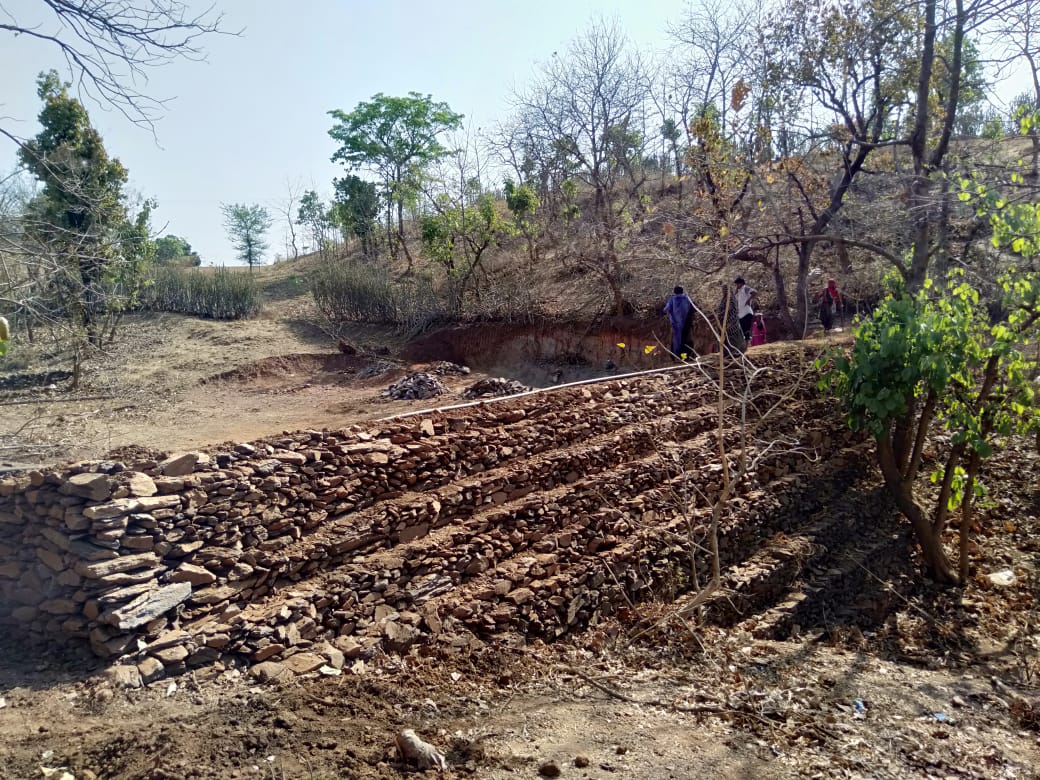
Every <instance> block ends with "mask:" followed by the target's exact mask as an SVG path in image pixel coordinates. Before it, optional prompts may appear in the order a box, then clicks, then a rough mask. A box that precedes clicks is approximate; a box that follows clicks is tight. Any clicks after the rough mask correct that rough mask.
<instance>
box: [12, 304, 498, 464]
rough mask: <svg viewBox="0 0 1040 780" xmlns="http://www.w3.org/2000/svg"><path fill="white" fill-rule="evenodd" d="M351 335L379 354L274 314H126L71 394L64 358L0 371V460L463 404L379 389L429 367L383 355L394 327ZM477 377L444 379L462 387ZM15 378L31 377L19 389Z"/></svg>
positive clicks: (197, 439) (170, 445)
mask: <svg viewBox="0 0 1040 780" xmlns="http://www.w3.org/2000/svg"><path fill="white" fill-rule="evenodd" d="M347 338H348V339H349V340H350V342H351V343H352V344H354V345H357V346H358V347H359V348H360V349H362V350H367V351H369V352H370V353H371V354H365V355H361V356H358V357H356V358H354V359H352V360H350V361H345V359H344V357H343V356H342V355H340V353H339V351H338V349H337V346H338V339H334V338H332V337H331V336H329V335H328V334H326V333H323V332H322V331H321V330H320V329H318V328H317V327H315V326H313V325H310V324H308V323H307V322H306V321H304V320H296V319H290V320H284V319H279V318H278V316H277V312H271V313H269V314H267V315H266V316H262V317H260V318H258V319H254V320H242V321H234V322H214V321H211V320H201V319H195V318H191V317H184V316H180V315H173V314H160V315H156V316H133V317H129V318H128V319H127V321H126V323H125V324H124V326H123V331H122V334H121V337H120V339H119V341H117V343H116V344H115V345H113V347H112V348H110V349H109V350H107V351H106V352H105V354H103V355H101V356H99V358H98V359H97V360H95V361H93V362H92V363H91V364H90V365H89V367H88V369H87V372H86V374H85V376H84V379H83V381H82V383H81V387H80V388H79V389H77V390H75V391H69V390H67V389H66V386H67V384H68V382H67V380H66V381H61V380H60V379H59V380H58V381H56V382H49V381H47V380H48V372H53V371H63V370H65V369H67V362H66V361H62V360H61V359H60V358H53V357H48V356H46V355H38V356H37V355H32V356H30V357H29V359H28V361H27V362H23V363H21V364H18V366H17V369H16V370H15V371H13V372H11V373H10V374H8V376H7V378H6V380H7V382H6V385H5V384H4V376H3V375H2V374H0V457H2V458H4V459H7V460H10V461H19V462H44V463H45V462H48V461H53V460H59V459H61V460H75V459H90V458H98V457H102V456H104V455H106V454H107V453H110V452H112V451H113V450H119V449H122V448H127V447H144V448H147V449H151V450H158V451H162V452H175V451H179V450H186V449H192V448H199V447H204V446H206V445H215V444H219V443H222V442H226V441H239V442H240V441H249V440H252V439H256V438H259V437H261V436H264V435H267V434H272V433H278V432H280V431H283V430H301V429H306V428H332V429H334V428H338V427H342V426H345V425H349V424H351V423H354V422H358V421H361V420H371V419H378V418H381V417H387V416H390V415H393V414H396V413H398V412H402V411H410V410H415V409H420V408H429V407H431V406H436V405H442V404H448V403H457V402H461V401H463V399H462V398H461V397H460V396H458V395H457V394H453V395H449V396H442V397H440V398H438V399H437V400H436V401H425V402H420V401H393V400H390V399H387V398H383V397H381V396H380V393H381V392H382V391H383V390H384V389H385V388H386V387H387V386H388V385H389V384H390V383H391V382H392V381H393V380H394V379H396V378H398V377H400V376H402V375H403V374H404V373H406V371H407V370H409V369H410V368H420V367H421V366H420V365H415V364H406V363H400V362H399V361H395V360H393V359H392V358H389V357H388V356H387V355H384V354H382V353H385V352H387V351H388V350H391V349H394V350H396V348H397V346H398V341H399V340H398V337H396V336H395V335H394V334H393V333H390V332H387V331H383V330H379V329H375V328H371V329H357V330H356V331H355V332H354V333H352V334H350V335H348V337H347ZM16 357H17V356H16ZM23 360H24V358H23ZM330 364H331V365H330ZM348 364H349V365H348ZM365 369H367V370H368V372H369V374H370V375H364V374H365ZM481 376H482V375H480V374H473V375H470V376H464V377H453V376H446V377H443V378H442V379H443V381H444V382H445V384H446V385H448V387H449V389H450V390H452V391H453V393H457V392H460V391H461V390H462V389H463V388H464V387H465V386H467V385H468V384H471V383H472V382H474V381H476V380H477V379H479V378H480V377H481ZM15 378H17V379H20V380H21V381H22V382H32V383H33V384H32V385H31V386H30V387H17V386H12V385H13V383H14V379H15ZM52 385H53V387H51V388H50V389H48V388H49V386H52ZM76 399H82V400H76Z"/></svg>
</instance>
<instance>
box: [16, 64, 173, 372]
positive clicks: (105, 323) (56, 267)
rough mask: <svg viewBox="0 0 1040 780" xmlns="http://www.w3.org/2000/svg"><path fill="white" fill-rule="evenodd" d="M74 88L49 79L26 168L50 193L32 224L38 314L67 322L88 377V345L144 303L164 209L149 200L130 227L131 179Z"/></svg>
mask: <svg viewBox="0 0 1040 780" xmlns="http://www.w3.org/2000/svg"><path fill="white" fill-rule="evenodd" d="M70 86H71V85H69V84H64V83H62V82H61V80H60V79H59V78H58V75H57V74H56V73H55V72H53V71H51V72H49V73H46V74H42V75H41V76H40V78H39V80H38V89H37V94H38V95H39V97H40V99H41V100H42V101H43V109H42V110H41V112H40V115H39V122H40V125H41V130H40V132H39V133H38V134H37V135H36V136H35V137H34V138H32V139H31V140H29V141H28V142H26V143H25V144H23V145H22V146H21V147H20V149H19V159H20V161H21V163H22V165H23V166H24V167H25V168H26V170H28V171H29V172H30V173H31V174H32V175H34V176H35V177H36V178H37V179H39V181H40V182H41V183H42V185H43V186H42V189H41V190H40V192H39V193H38V194H37V195H36V196H35V197H34V198H33V199H32V200H31V201H30V202H29V203H28V205H27V208H26V211H25V215H24V219H23V224H24V230H25V234H26V237H27V239H28V240H30V241H31V242H32V247H31V251H30V252H27V253H26V255H25V257H26V258H27V260H26V262H27V263H29V264H30V265H31V266H32V271H31V273H30V274H29V276H30V277H31V278H32V279H34V280H35V282H36V289H37V298H36V304H35V306H34V308H35V309H36V311H37V312H38V313H39V315H40V316H41V317H42V319H43V320H44V321H52V322H61V323H63V327H64V328H65V330H66V333H67V335H70V336H71V342H72V346H73V352H74V355H75V357H74V361H75V374H76V377H77V378H78V370H79V363H80V359H81V353H82V346H83V345H85V344H89V345H92V346H95V347H96V346H100V344H101V343H102V341H103V340H104V338H105V336H106V335H108V336H109V337H111V336H112V335H114V323H115V322H116V321H118V317H119V314H120V313H121V312H122V310H123V309H124V308H125V307H126V306H127V305H130V304H131V303H132V302H133V301H134V300H135V299H136V294H137V291H138V289H139V286H140V284H141V283H142V281H143V265H144V264H145V263H146V262H147V261H148V260H150V259H151V257H152V254H153V252H154V245H153V244H152V242H151V241H150V240H149V238H148V217H149V215H150V212H151V209H152V207H153V206H154V204H153V203H151V202H149V201H146V202H145V204H144V207H143V208H142V209H141V211H140V213H138V214H137V216H136V217H135V218H134V219H133V220H131V219H130V218H129V216H128V207H127V205H126V199H125V197H124V194H123V185H124V184H125V183H126V181H127V171H126V169H125V168H124V167H123V165H122V164H121V163H120V162H119V160H116V159H113V158H111V157H109V155H108V152H107V151H106V149H105V146H104V143H103V141H102V139H101V135H100V134H99V133H98V132H97V130H95V129H94V128H93V127H92V126H91V124H90V117H89V115H88V114H87V111H86V109H85V108H84V107H83V105H82V104H81V103H80V102H79V101H78V100H77V99H75V98H73V97H72V96H70V95H69V88H70ZM80 334H82V335H83V337H84V339H85V340H84V341H81V340H80Z"/></svg>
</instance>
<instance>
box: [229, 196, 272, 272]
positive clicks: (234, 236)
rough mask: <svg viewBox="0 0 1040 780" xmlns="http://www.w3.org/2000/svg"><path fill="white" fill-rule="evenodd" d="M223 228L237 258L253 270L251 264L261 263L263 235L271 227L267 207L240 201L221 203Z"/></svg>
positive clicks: (265, 249)
mask: <svg viewBox="0 0 1040 780" xmlns="http://www.w3.org/2000/svg"><path fill="white" fill-rule="evenodd" d="M220 208H221V211H222V212H223V214H224V228H225V229H226V230H227V232H228V237H229V238H230V239H231V243H232V244H233V245H234V247H235V251H236V252H237V253H238V259H239V260H241V261H242V262H244V263H246V264H247V265H248V266H249V270H250V271H252V270H253V266H257V265H263V262H264V252H266V251H267V241H266V240H265V236H266V235H267V231H268V230H270V228H271V223H272V220H271V215H270V214H269V213H268V211H267V209H265V208H264V207H263V206H259V205H256V204H254V205H251V206H246V205H244V204H241V203H233V204H227V203H225V204H223V205H222V206H221V207H220Z"/></svg>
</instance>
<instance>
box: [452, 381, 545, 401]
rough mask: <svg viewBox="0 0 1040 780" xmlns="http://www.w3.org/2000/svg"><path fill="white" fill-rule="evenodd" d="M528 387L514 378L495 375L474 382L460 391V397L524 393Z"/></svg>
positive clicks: (490, 396) (487, 396) (486, 396)
mask: <svg viewBox="0 0 1040 780" xmlns="http://www.w3.org/2000/svg"><path fill="white" fill-rule="evenodd" d="M530 389H531V388H530V387H527V386H526V385H522V384H520V383H519V382H517V381H516V380H515V379H505V378H504V377H495V378H488V379H481V380H480V381H478V382H474V383H473V384H471V385H470V386H469V387H467V388H466V389H465V390H463V391H462V397H463V398H495V397H498V396H503V395H516V394H517V393H526V392H527V391H528V390H530Z"/></svg>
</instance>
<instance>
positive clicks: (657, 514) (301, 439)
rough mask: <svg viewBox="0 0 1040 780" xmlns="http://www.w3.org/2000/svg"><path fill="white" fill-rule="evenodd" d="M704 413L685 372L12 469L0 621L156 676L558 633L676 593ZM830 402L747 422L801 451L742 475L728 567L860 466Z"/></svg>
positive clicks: (701, 470) (4, 484) (727, 543)
mask: <svg viewBox="0 0 1040 780" xmlns="http://www.w3.org/2000/svg"><path fill="white" fill-rule="evenodd" d="M781 357H782V360H787V359H788V357H787V356H781ZM778 362H782V361H778ZM761 381H762V382H764V383H765V384H766V385H768V384H769V383H770V382H776V381H779V380H778V379H777V378H776V376H775V375H774V373H773V372H772V371H767V372H763V374H762V375H761ZM716 404H717V391H716V390H715V388H714V387H713V385H712V384H711V382H709V381H707V380H706V379H705V378H704V377H703V376H702V375H701V374H700V372H696V373H695V372H693V371H690V372H676V373H671V374H657V375H649V376H643V377H633V378H630V379H626V380H621V381H613V382H605V383H602V384H595V385H589V386H586V387H580V388H579V387H576V388H567V389H563V390H557V391H554V392H552V393H543V394H534V395H528V396H524V397H521V398H516V399H510V400H507V401H503V402H496V403H490V404H485V405H481V406H476V407H468V408H465V409H458V410H454V411H452V412H449V413H436V414H430V415H425V416H421V417H405V418H401V419H399V420H396V421H390V422H386V423H384V424H382V426H380V427H375V428H363V427H360V426H354V427H351V428H344V429H339V430H322V431H317V430H309V431H300V432H296V433H285V434H283V435H281V436H275V437H270V438H268V439H265V440H262V441H258V442H253V443H250V444H240V445H238V446H236V447H234V448H233V449H231V450H228V451H222V452H217V453H211V454H205V453H187V454H182V455H178V456H174V457H171V458H168V459H165V460H163V461H155V460H151V461H135V462H130V463H125V464H123V463H111V462H109V463H79V464H74V465H72V466H68V467H65V468H61V469H54V470H48V471H34V472H31V473H28V474H23V475H19V476H15V477H7V478H4V479H2V480H0V625H3V626H5V627H6V629H5V630H9V631H12V632H15V633H17V634H19V635H22V636H25V637H33V638H48V639H50V640H53V639H54V638H68V639H75V640H79V641H82V642H85V643H87V644H89V646H90V647H91V648H92V649H93V651H94V652H95V653H97V654H98V655H100V656H102V657H105V658H110V659H117V658H118V659H121V660H122V663H123V665H127V666H134V667H135V668H136V670H137V672H136V673H137V674H139V675H140V676H141V678H142V679H144V680H146V681H147V680H152V679H157V678H159V677H162V676H163V675H172V674H178V673H180V672H183V671H184V670H186V669H188V668H192V667H198V666H202V665H207V664H210V663H214V662H217V661H221V662H225V663H227V662H232V661H233V662H235V663H249V664H252V665H254V666H255V667H256V668H258V669H260V671H258V672H257V675H258V676H261V677H264V676H267V677H277V676H279V675H282V674H284V673H287V671H286V670H288V671H289V672H291V673H305V672H309V671H313V670H314V669H316V668H319V667H320V666H321V665H323V664H327V663H332V664H333V665H335V664H336V663H340V664H341V663H343V658H344V657H358V656H360V657H364V656H367V655H370V654H372V653H375V652H376V651H378V650H380V649H382V650H384V651H387V652H394V653H407V652H409V651H410V650H411V649H412V648H414V647H415V646H418V645H424V644H435V645H437V646H438V647H439V648H441V650H442V651H444V652H454V651H458V650H460V649H462V648H465V647H467V646H470V645H474V644H479V643H480V642H482V641H486V640H487V639H489V638H490V637H493V636H494V635H496V634H498V633H500V632H503V631H520V632H523V633H524V634H526V635H528V636H542V637H545V638H547V639H552V638H555V637H558V636H560V635H562V634H565V633H567V632H568V631H571V630H574V629H577V628H581V627H582V626H585V625H588V624H590V623H595V622H597V621H598V620H600V619H601V618H602V617H603V616H606V615H610V614H612V613H613V612H614V610H615V609H616V608H617V607H618V606H619V605H623V604H624V603H626V600H628V599H641V598H647V597H650V596H652V595H653V594H654V593H656V592H659V591H660V590H661V589H662V588H669V587H673V588H674V587H675V583H676V576H677V575H676V572H677V571H682V570H684V567H687V566H688V564H689V554H688V552H687V551H686V550H685V549H684V548H683V546H682V545H680V544H677V542H676V540H677V539H687V538H688V537H689V534H690V533H691V530H690V529H691V527H692V528H694V529H698V528H699V529H701V530H700V531H696V532H697V533H703V528H704V527H706V525H707V523H708V522H709V520H710V516H711V502H712V501H713V500H714V497H715V496H717V495H718V492H719V490H720V486H719V478H718V470H719V468H720V466H719V464H718V462H717V455H716V452H717V418H716ZM832 406H833V405H832V404H829V403H828V402H827V401H826V400H823V399H818V398H815V393H814V391H813V390H812V389H811V387H810V386H809V385H808V384H806V387H805V388H804V389H803V390H799V391H798V392H797V393H796V394H794V395H791V396H790V397H788V398H787V400H786V401H785V403H784V404H782V405H778V408H777V409H776V412H775V416H772V417H770V418H768V419H767V420H766V421H763V422H762V423H761V424H760V425H759V424H757V423H755V422H752V424H751V425H752V427H753V428H754V429H755V430H753V431H752V432H753V433H754V434H756V435H758V436H759V437H761V438H762V439H764V440H779V439H780V438H781V437H788V438H790V437H792V436H796V437H797V440H798V442H799V443H800V448H798V449H792V450H791V451H790V452H786V451H780V450H778V451H775V452H771V453H770V454H771V457H769V458H762V459H759V460H758V461H756V462H757V463H758V467H757V471H756V472H755V473H754V474H753V475H751V479H750V482H749V483H748V484H747V485H745V486H744V487H743V489H742V493H741V497H740V499H739V500H735V501H733V502H732V505H731V506H730V508H729V509H728V510H727V512H726V513H725V516H724V517H723V519H722V521H721V524H720V533H721V539H720V549H721V551H722V557H723V562H724V564H726V565H728V564H730V563H732V562H734V561H739V560H743V559H744V558H747V557H748V556H749V555H750V554H751V553H752V552H753V551H754V550H755V549H757V548H758V547H759V546H760V545H761V543H762V540H763V539H764V538H765V537H766V536H768V535H770V534H777V533H782V532H785V531H790V529H792V528H795V527H798V524H799V523H801V522H803V520H804V518H805V517H807V516H809V515H811V514H812V513H813V512H815V511H818V510H821V509H825V508H826V504H827V502H828V501H829V500H831V498H833V496H834V495H835V494H838V493H840V491H841V490H843V489H844V486H845V485H847V484H848V483H849V482H851V481H853V480H855V479H856V478H857V477H858V476H860V475H862V472H863V468H862V463H863V458H864V453H865V449H864V447H865V445H864V444H863V443H862V441H861V440H860V439H859V438H857V436H856V434H854V433H852V432H851V431H849V430H848V429H847V428H845V427H843V426H841V425H840V424H839V422H838V420H836V418H835V412H834V411H833V409H832ZM736 420H737V410H733V412H732V414H731V415H730V416H728V417H727V418H726V420H725V421H724V424H725V427H726V431H727V433H726V436H727V439H728V440H729V441H730V443H731V446H732V445H734V444H735V443H736V442H737V441H738V440H739V439H740V436H739V433H740V432H739V430H738V428H737V427H736ZM807 452H811V453H813V454H814V457H812V458H809V457H807V456H806V453H807ZM694 487H695V488H696V489H694ZM677 495H686V496H690V497H691V498H690V499H689V503H687V504H684V505H683V506H677V505H676V503H675V502H676V496H677ZM689 523H693V526H690V525H689ZM703 563H704V565H705V566H706V565H707V559H705V560H704V561H703ZM698 565H700V564H698ZM706 575H707V571H706V570H705V571H699V572H698V576H699V577H700V578H701V580H700V581H704V577H705V576H706ZM748 576H749V577H750V576H752V575H751V574H749V575H748ZM687 580H688V578H687ZM770 587H780V586H779V585H776V584H770V582H766V583H765V584H763V585H761V588H763V589H765V590H768V589H769V588H770ZM264 664H266V666H264ZM261 667H262V668H261Z"/></svg>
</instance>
